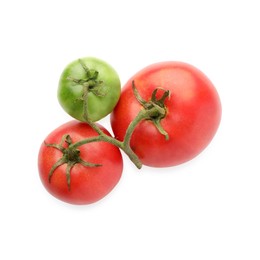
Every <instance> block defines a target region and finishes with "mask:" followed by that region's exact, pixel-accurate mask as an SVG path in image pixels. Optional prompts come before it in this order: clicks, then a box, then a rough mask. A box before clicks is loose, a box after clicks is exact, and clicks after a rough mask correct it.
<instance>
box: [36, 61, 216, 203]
mask: <svg viewBox="0 0 260 260" xmlns="http://www.w3.org/2000/svg"><path fill="white" fill-rule="evenodd" d="M58 99H59V102H60V104H61V106H62V107H63V109H64V110H65V111H66V112H67V113H68V114H69V115H71V116H72V117H73V118H74V120H72V121H70V122H67V123H65V124H63V125H61V126H60V127H58V128H57V129H55V130H54V131H53V132H51V133H50V134H49V135H48V136H47V137H46V139H45V140H44V142H43V143H42V145H41V147H40V151H39V156H38V168H39V174H40V178H41V181H42V183H43V185H44V187H45V188H46V189H47V190H48V191H49V192H50V193H51V194H52V195H53V196H55V197H56V198H58V199H60V200H62V201H65V202H68V203H71V204H78V205H79V204H81V205H82V204H90V203H93V202H96V201H98V200H100V199H102V198H103V197H104V196H106V195H107V194H108V193H109V192H110V191H111V190H112V189H113V188H114V187H115V185H116V184H117V183H118V182H119V180H120V177H121V175H122V171H123V160H122V155H121V152H125V153H126V154H127V155H128V157H129V159H130V160H131V161H132V162H133V163H134V164H135V165H136V166H137V168H141V167H142V165H147V166H150V167H170V166H174V165H178V164H181V163H184V162H186V161H188V160H191V159H192V158H194V157H195V156H196V155H198V154H199V153H200V152H201V151H202V150H203V149H204V148H205V147H206V146H207V145H208V144H209V143H210V141H211V140H212V138H213V137H214V135H215V133H216V131H217V129H218V126H219V123H220V119H221V103H220V98H219V95H218V93H217V91H216V89H215V87H214V86H213V84H212V82H211V81H210V80H209V79H208V78H207V77H206V76H205V75H204V74H203V73H202V72H201V71H200V70H198V69H197V68H195V67H194V66H191V65H189V64H187V63H183V62H174V61H168V62H160V63H156V64H152V65H150V66H148V67H146V68H144V69H142V70H141V71H139V72H137V73H136V74H135V75H134V76H132V77H131V78H130V79H129V80H128V82H127V83H126V84H125V86H124V87H123V88H122V90H121V84H120V79H119V76H118V74H117V72H116V71H115V70H114V69H113V68H112V67H111V66H110V65H109V64H107V63H106V62H104V61H102V60H99V59H97V58H93V57H87V58H82V59H79V60H75V61H73V62H72V63H70V64H69V65H68V66H66V68H65V69H64V71H63V73H62V74H61V77H60V82H59V87H58ZM109 114H110V119H111V127H112V130H113V135H111V134H110V133H109V132H108V131H107V130H106V129H105V128H104V127H103V126H101V125H100V124H99V123H97V121H98V120H100V119H102V118H104V117H105V116H107V115H109Z"/></svg>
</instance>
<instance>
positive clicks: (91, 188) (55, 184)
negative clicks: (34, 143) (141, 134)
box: [38, 120, 123, 204]
mask: <svg viewBox="0 0 260 260" xmlns="http://www.w3.org/2000/svg"><path fill="white" fill-rule="evenodd" d="M99 127H100V128H101V129H102V131H104V133H106V134H107V135H109V136H110V134H109V132H108V131H107V130H106V129H105V128H104V127H102V126H100V125H99ZM66 134H69V136H70V137H71V140H72V142H73V143H75V142H77V141H80V140H82V139H85V138H89V137H93V136H97V135H98V134H97V133H96V132H95V131H94V130H93V129H92V128H91V127H90V126H89V125H87V124H86V123H82V122H78V121H76V120H74V121H70V122H68V123H66V124H63V125H61V126H60V127H58V128H57V129H56V130H54V131H53V132H52V133H50V134H49V136H48V137H47V138H46V139H45V143H43V144H42V145H41V148H40V151H39V156H38V167H39V174H40V178H41V181H42V183H43V185H44V186H45V188H46V189H47V190H48V191H49V192H50V193H51V194H52V195H53V196H55V197H56V198H58V199H60V200H62V201H65V202H68V203H71V204H89V203H93V202H96V201H98V200H100V199H102V198H103V197H104V196H106V195H107V194H108V193H109V192H110V191H111V190H112V189H113V188H114V187H115V185H116V184H117V183H118V181H119V180H120V177H121V174H122V170H123V162H122V156H121V153H120V151H119V149H118V148H117V147H116V146H114V145H112V144H110V143H107V142H93V143H88V144H84V145H82V146H79V147H78V150H79V151H80V158H81V159H82V160H84V161H85V162H89V163H92V164H99V165H101V166H97V167H87V166H83V165H82V164H80V163H77V164H75V165H74V166H73V167H72V169H71V171H70V183H69V185H68V180H67V176H66V168H67V166H68V164H66V163H65V164H63V165H61V166H59V167H57V168H56V170H55V171H54V172H53V174H52V176H51V178H50V180H49V173H50V170H51V168H52V167H53V165H54V164H55V163H56V162H57V161H59V160H60V159H61V157H62V156H63V153H62V152H61V151H60V150H59V149H56V148H54V147H49V146H46V144H53V143H56V144H59V143H61V140H62V137H63V136H64V135H66ZM63 143H64V144H62V147H64V148H66V147H68V144H67V143H66V142H63Z"/></svg>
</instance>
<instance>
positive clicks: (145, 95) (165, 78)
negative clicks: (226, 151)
mask: <svg viewBox="0 0 260 260" xmlns="http://www.w3.org/2000/svg"><path fill="white" fill-rule="evenodd" d="M133 82H134V85H135V86H136V89H137V91H138V93H139V95H140V97H141V98H142V99H143V100H146V101H147V102H149V101H151V99H152V96H153V95H155V96H156V98H157V99H158V100H160V98H162V96H163V93H165V90H169V91H170V96H169V97H167V98H165V96H164V98H163V99H165V100H164V106H165V115H163V116H162V118H161V119H160V120H159V121H160V125H161V127H162V128H163V130H164V131H165V132H166V133H167V135H165V134H163V133H162V132H160V131H158V127H156V125H155V124H154V122H155V121H153V120H143V121H141V123H139V124H138V125H137V126H136V128H135V130H134V132H133V134H132V136H131V140H130V145H131V148H132V149H133V151H134V152H135V153H136V154H137V156H138V157H139V158H140V160H141V161H142V163H143V164H144V165H148V166H154V167H168V166H174V165H178V164H181V163H184V162H187V161H188V160H191V159H192V158H194V157H195V156H197V155H198V154H199V153H200V152H202V151H203V150H204V149H205V148H206V147H207V145H208V144H209V143H210V141H211V140H212V138H213V137H214V135H215V133H216V131H217V129H218V126H219V124H220V120H221V102H220V98H219V95H218V93H217V91H216V88H215V87H214V85H213V84H212V82H211V81H210V80H209V79H208V78H207V77H206V76H205V75H204V74H203V73H202V72H201V71H200V70H198V69H197V68H195V67H194V66H192V65H190V64H186V63H183V62H173V61H169V62H160V63H156V64H152V65H150V66H148V67H146V68H144V69H142V70H141V71H139V72H138V73H137V74H136V75H134V76H133V77H132V78H131V79H129V81H128V82H127V83H126V85H125V86H124V87H123V89H122V94H121V97H120V100H119V102H118V104H117V106H116V107H115V109H114V111H113V113H112V114H111V125H112V129H113V132H114V134H115V137H116V138H117V139H118V140H123V138H124V136H125V133H126V130H127V128H128V126H129V124H130V122H132V121H133V120H134V118H135V117H136V116H137V114H138V113H139V111H140V110H142V109H144V107H143V106H142V104H140V102H139V101H138V100H137V98H136V96H135V95H134V92H133V90H132V85H133ZM155 89H157V91H155ZM162 89H164V90H162ZM154 91H155V92H154Z"/></svg>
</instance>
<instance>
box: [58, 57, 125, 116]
mask: <svg viewBox="0 0 260 260" xmlns="http://www.w3.org/2000/svg"><path fill="white" fill-rule="evenodd" d="M80 60H81V61H82V62H83V63H84V65H85V66H86V67H87V68H88V69H91V70H95V71H97V72H98V78H97V80H98V81H102V82H104V89H103V92H104V93H103V94H104V95H100V96H98V95H95V94H94V93H93V92H90V93H89V94H88V116H89V119H90V120H92V121H98V120H100V119H102V118H103V117H105V116H106V115H108V114H109V113H111V112H112V110H113V109H114V107H115V105H116V104H117V102H118V100H119V97H120V91H121V83H120V79H119V76H118V74H117V72H116V71H115V70H114V68H112V67H111V66H110V65H109V64H108V63H106V62H105V61H103V60H100V59H97V58H94V57H85V58H81V59H80ZM85 74H86V73H85V71H84V69H83V67H82V65H81V64H80V62H79V60H75V61H73V62H71V63H70V64H68V65H67V66H66V67H65V69H64V70H63V72H62V74H61V76H60V80H59V87H58V93H57V96H58V100H59V103H60V105H61V106H62V108H63V109H64V110H65V111H66V112H67V113H68V114H69V115H70V116H72V117H73V118H75V119H77V120H80V121H85V119H84V117H83V111H84V109H83V100H82V95H83V91H82V85H81V84H77V83H75V82H73V81H71V80H68V78H75V79H84V78H86V75H85Z"/></svg>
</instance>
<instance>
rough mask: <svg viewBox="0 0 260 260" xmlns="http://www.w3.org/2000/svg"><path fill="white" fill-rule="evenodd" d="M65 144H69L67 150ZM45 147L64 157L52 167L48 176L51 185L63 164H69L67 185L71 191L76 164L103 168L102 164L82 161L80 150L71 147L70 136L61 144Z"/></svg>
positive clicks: (65, 137)
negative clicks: (56, 171) (53, 177)
mask: <svg viewBox="0 0 260 260" xmlns="http://www.w3.org/2000/svg"><path fill="white" fill-rule="evenodd" d="M65 144H67V146H68V147H67V148H65V147H64V145H65ZM45 145H46V146H48V147H53V148H56V149H58V150H59V151H61V152H62V154H63V155H62V157H61V158H60V159H59V160H58V161H57V162H56V163H55V164H54V165H53V166H52V168H51V170H50V172H49V176H48V180H49V183H50V182H51V178H52V176H53V173H54V171H55V170H56V169H57V168H58V167H59V166H61V165H63V164H67V167H66V180H67V185H68V189H69V190H70V182H71V170H72V168H73V166H74V165H75V164H77V163H80V164H81V165H83V166H86V167H98V166H102V165H101V164H95V163H90V162H86V161H84V160H82V159H81V157H80V150H79V149H76V148H74V147H73V146H71V145H72V140H71V137H70V135H68V134H66V135H64V136H63V137H62V139H61V142H60V143H59V144H47V143H45Z"/></svg>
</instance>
